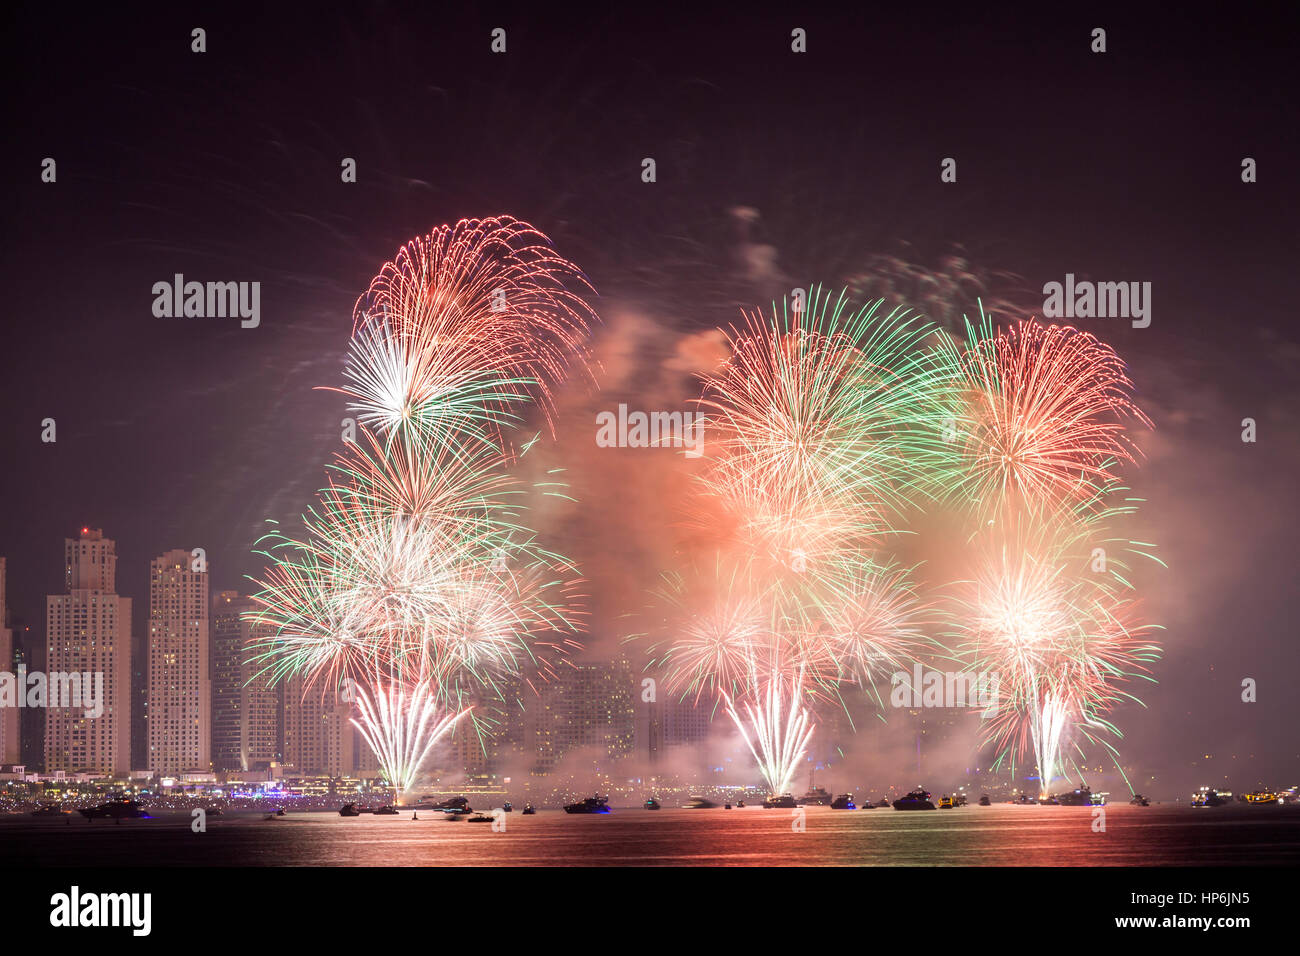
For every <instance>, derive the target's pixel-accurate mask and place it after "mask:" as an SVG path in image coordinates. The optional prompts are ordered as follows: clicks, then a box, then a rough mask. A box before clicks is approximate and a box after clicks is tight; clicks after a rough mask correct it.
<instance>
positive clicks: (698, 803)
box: [682, 797, 718, 810]
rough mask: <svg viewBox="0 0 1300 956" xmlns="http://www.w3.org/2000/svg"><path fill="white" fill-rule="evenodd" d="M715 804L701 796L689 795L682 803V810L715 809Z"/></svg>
mask: <svg viewBox="0 0 1300 956" xmlns="http://www.w3.org/2000/svg"><path fill="white" fill-rule="evenodd" d="M717 806H718V805H717V804H716V803H714V802H713V801H712V800H705V799H704V798H703V797H691V799H689V800H687V801H686V803H684V804H683V805H682V808H683V809H684V810H715V809H717Z"/></svg>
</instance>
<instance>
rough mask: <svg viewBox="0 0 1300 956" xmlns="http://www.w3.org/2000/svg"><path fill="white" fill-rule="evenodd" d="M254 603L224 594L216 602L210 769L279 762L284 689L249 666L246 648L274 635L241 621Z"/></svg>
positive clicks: (259, 669) (256, 666) (264, 627)
mask: <svg viewBox="0 0 1300 956" xmlns="http://www.w3.org/2000/svg"><path fill="white" fill-rule="evenodd" d="M252 608H253V602H252V601H251V600H250V599H248V598H246V597H240V595H239V592H238V591H220V592H218V594H217V596H216V598H215V599H214V600H213V602H212V665H211V675H212V767H213V769H214V770H252V769H254V768H255V767H256V766H257V765H258V764H260V763H270V762H271V761H279V760H280V759H281V758H280V689H279V688H278V687H276V686H273V685H272V683H271V679H270V676H269V675H268V674H266V673H262V671H263V668H262V666H261V665H259V664H256V663H249V662H248V657H249V651H248V644H249V642H250V641H251V640H253V639H255V638H258V637H262V636H265V635H266V634H268V633H269V632H270V628H269V626H268V625H259V624H253V623H250V622H249V621H246V620H244V619H243V614H244V612H245V611H248V610H251V609H252Z"/></svg>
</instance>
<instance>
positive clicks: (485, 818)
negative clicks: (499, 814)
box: [469, 813, 495, 823]
mask: <svg viewBox="0 0 1300 956" xmlns="http://www.w3.org/2000/svg"><path fill="white" fill-rule="evenodd" d="M494 819H495V817H492V816H490V815H489V814H486V813H476V814H474V815H473V816H472V817H470V818H469V822H470V823H491V822H492V821H493V820H494Z"/></svg>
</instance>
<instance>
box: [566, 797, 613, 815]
mask: <svg viewBox="0 0 1300 956" xmlns="http://www.w3.org/2000/svg"><path fill="white" fill-rule="evenodd" d="M608 803H609V798H608V797H588V798H587V799H586V800H583V801H582V802H581V803H570V804H566V805H565V807H564V812H565V813H609V807H608V806H607V804H608Z"/></svg>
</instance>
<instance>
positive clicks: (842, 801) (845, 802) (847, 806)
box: [831, 793, 858, 810]
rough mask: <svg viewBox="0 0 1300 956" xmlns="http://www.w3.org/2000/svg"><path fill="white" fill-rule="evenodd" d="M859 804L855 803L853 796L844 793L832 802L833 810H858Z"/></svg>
mask: <svg viewBox="0 0 1300 956" xmlns="http://www.w3.org/2000/svg"><path fill="white" fill-rule="evenodd" d="M857 808H858V807H857V804H855V803H854V802H853V794H851V793H842V794H840V795H839V796H838V797H836V798H835V799H834V800H832V801H831V809H832V810H856V809H857Z"/></svg>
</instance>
